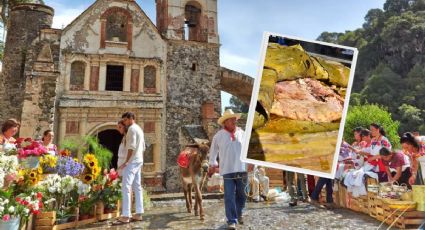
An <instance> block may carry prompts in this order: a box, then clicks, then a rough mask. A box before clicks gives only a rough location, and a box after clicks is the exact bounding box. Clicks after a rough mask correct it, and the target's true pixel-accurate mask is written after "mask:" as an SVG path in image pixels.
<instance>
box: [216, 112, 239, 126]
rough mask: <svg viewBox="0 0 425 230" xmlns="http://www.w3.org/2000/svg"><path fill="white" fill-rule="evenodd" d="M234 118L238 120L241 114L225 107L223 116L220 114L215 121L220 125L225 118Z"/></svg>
mask: <svg viewBox="0 0 425 230" xmlns="http://www.w3.org/2000/svg"><path fill="white" fill-rule="evenodd" d="M234 117H235V118H236V120H238V119H239V118H241V114H240V113H234V112H233V110H231V109H226V111H224V113H223V116H221V117H220V118H219V119H218V121H217V123H218V124H219V125H221V126H223V123H224V121H225V120H227V119H229V118H234Z"/></svg>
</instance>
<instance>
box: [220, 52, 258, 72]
mask: <svg viewBox="0 0 425 230" xmlns="http://www.w3.org/2000/svg"><path fill="white" fill-rule="evenodd" d="M220 65H221V66H223V67H226V68H229V69H232V70H235V71H238V72H241V73H244V74H247V75H249V76H251V77H255V75H256V74H255V73H256V71H257V65H258V60H253V59H251V58H247V57H243V56H239V55H237V54H234V53H231V52H229V51H228V50H226V49H221V50H220Z"/></svg>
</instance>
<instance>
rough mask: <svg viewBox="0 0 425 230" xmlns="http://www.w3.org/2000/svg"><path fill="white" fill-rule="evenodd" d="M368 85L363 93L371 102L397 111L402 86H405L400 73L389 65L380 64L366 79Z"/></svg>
mask: <svg viewBox="0 0 425 230" xmlns="http://www.w3.org/2000/svg"><path fill="white" fill-rule="evenodd" d="M365 85H366V86H365V87H364V89H363V90H362V92H361V94H362V96H363V97H365V98H366V99H367V101H368V102H369V103H372V104H380V105H385V106H387V107H389V108H390V112H392V113H393V112H396V109H394V110H392V108H398V105H399V104H398V101H397V98H399V97H400V96H401V95H400V90H399V89H400V88H401V89H402V88H403V81H402V78H401V76H400V75H398V74H397V73H395V72H394V71H392V70H391V69H390V68H389V67H388V66H387V65H385V64H380V65H379V66H378V67H377V68H376V69H375V70H374V72H373V73H372V76H371V77H370V78H369V79H368V80H367V81H366V84H365Z"/></svg>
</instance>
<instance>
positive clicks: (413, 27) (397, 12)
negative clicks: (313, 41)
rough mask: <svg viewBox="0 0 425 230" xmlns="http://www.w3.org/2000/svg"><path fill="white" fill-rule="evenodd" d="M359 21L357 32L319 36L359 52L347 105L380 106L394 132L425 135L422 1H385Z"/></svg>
mask: <svg viewBox="0 0 425 230" xmlns="http://www.w3.org/2000/svg"><path fill="white" fill-rule="evenodd" d="M364 19H365V22H364V24H363V26H362V28H359V29H356V30H353V31H346V32H345V33H335V32H323V33H322V34H321V35H320V36H319V37H318V40H321V41H327V42H332V43H338V44H342V45H347V46H354V47H357V48H358V49H359V57H358V62H357V67H356V72H355V79H354V83H353V90H352V92H353V93H354V94H352V98H351V100H350V106H353V105H354V106H355V105H362V104H379V105H383V106H385V107H386V108H387V109H388V112H390V114H391V117H392V118H393V119H394V120H397V121H400V126H399V129H398V133H399V134H401V133H403V132H406V131H419V132H420V133H421V134H425V125H424V124H423V121H424V119H425V112H424V110H425V0H387V1H386V2H385V4H384V6H383V9H371V10H369V11H368V13H367V14H366V15H365V18H364Z"/></svg>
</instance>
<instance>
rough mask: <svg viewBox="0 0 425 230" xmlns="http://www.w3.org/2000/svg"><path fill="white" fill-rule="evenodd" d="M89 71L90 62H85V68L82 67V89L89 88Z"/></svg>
mask: <svg viewBox="0 0 425 230" xmlns="http://www.w3.org/2000/svg"><path fill="white" fill-rule="evenodd" d="M90 73H91V64H90V62H86V68H85V69H84V90H90Z"/></svg>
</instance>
